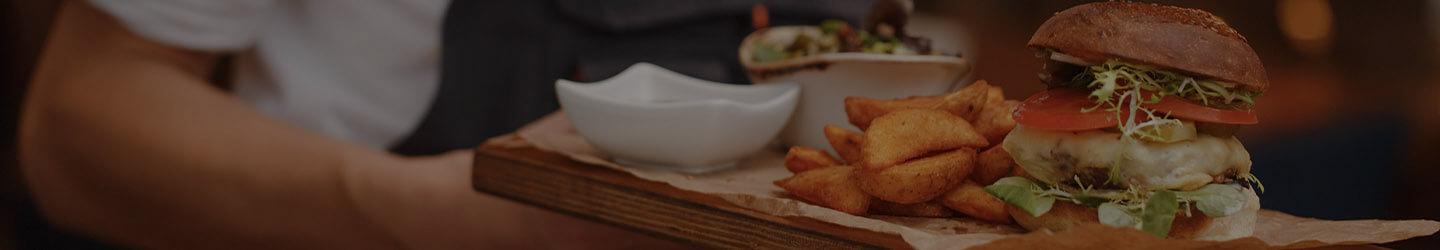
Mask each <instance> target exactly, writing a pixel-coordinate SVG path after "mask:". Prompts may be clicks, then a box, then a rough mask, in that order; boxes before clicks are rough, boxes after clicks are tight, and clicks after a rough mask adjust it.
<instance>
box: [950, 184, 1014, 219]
mask: <svg viewBox="0 0 1440 250" xmlns="http://www.w3.org/2000/svg"><path fill="white" fill-rule="evenodd" d="M940 202H941V203H942V204H945V207H949V208H950V209H954V210H955V211H960V213H962V214H965V215H969V216H970V217H974V218H976V219H980V220H984V221H989V222H995V223H1003V224H1010V223H1012V222H1011V221H1010V220H1011V218H1010V212H1008V211H1006V210H1005V202H1004V201H1001V200H1000V199H998V198H995V196H991V195H990V193H987V192H985V188H984V187H981V186H980V184H977V183H975V182H973V181H966V182H965V183H963V184H960V187H957V188H955V190H953V191H950V192H949V193H945V196H941V197H940Z"/></svg>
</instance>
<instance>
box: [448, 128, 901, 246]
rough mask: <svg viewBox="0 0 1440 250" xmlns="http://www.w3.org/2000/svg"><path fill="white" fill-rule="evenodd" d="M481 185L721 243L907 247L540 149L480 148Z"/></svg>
mask: <svg viewBox="0 0 1440 250" xmlns="http://www.w3.org/2000/svg"><path fill="white" fill-rule="evenodd" d="M473 175H474V186H475V190H477V191H480V192H485V193H489V194H492V195H496V196H500V197H504V198H507V199H511V200H515V201H519V202H522V203H526V204H530V205H534V206H538V207H542V208H546V209H550V210H554V211H558V212H561V213H565V214H569V215H572V216H575V217H579V218H585V219H589V220H594V221H598V222H602V223H607V224H611V225H615V226H619V227H624V228H628V229H631V230H634V231H638V232H642V233H646V234H651V235H655V236H657V237H665V238H670V239H675V240H679V241H683V242H688V243H692V244H696V245H699V246H705V247H714V248H748V249H755V248H824V249H874V248H890V249H897V248H898V249H907V248H910V246H909V244H906V243H905V242H904V240H902V239H901V238H900V236H898V235H893V234H883V233H877V232H872V231H868V230H858V229H853V228H848V227H843V226H839V225H835V224H830V223H826V222H821V221H817V220H814V219H810V218H802V217H780V216H773V215H768V214H763V213H759V212H755V211H751V210H748V209H745V208H742V207H739V206H735V205H733V204H731V203H729V202H727V201H725V200H723V199H721V198H719V197H715V196H710V195H706V194H701V193H696V192H691V191H685V190H680V189H678V188H675V187H672V186H670V185H667V184H664V183H659V182H653V181H648V180H643V179H640V178H637V177H634V176H632V175H630V174H628V173H624V172H620V171H616V170H613V169H608V168H605V167H601V166H594V165H589V164H585V163H580V162H576V161H572V160H570V159H569V158H566V157H564V156H562V155H559V154H555V153H550V152H544V151H540V150H537V149H534V148H519V149H512V148H501V147H481V148H480V149H478V150H476V153H475V168H474V172H473Z"/></svg>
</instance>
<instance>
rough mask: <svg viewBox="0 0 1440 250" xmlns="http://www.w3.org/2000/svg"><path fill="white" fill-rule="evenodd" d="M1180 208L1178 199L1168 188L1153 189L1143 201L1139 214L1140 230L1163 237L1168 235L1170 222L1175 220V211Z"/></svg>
mask: <svg viewBox="0 0 1440 250" xmlns="http://www.w3.org/2000/svg"><path fill="white" fill-rule="evenodd" d="M1179 210H1180V199H1179V198H1178V197H1176V195H1175V192H1171V191H1169V190H1160V191H1155V193H1154V194H1151V195H1150V200H1148V201H1146V202H1145V210H1143V211H1141V214H1140V230H1141V231H1145V232H1146V233H1150V234H1151V235H1155V237H1160V238H1165V236H1167V235H1170V223H1171V222H1174V221H1175V212H1178V211H1179Z"/></svg>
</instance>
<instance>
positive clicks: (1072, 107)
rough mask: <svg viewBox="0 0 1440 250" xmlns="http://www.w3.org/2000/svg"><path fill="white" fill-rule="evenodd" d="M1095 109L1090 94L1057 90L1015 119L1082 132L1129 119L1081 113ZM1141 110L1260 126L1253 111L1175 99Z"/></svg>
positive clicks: (1030, 102)
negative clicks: (1226, 108) (1208, 105)
mask: <svg viewBox="0 0 1440 250" xmlns="http://www.w3.org/2000/svg"><path fill="white" fill-rule="evenodd" d="M1148 94H1149V93H1144V94H1142V95H1141V96H1149V95H1148ZM1094 106H1095V101H1094V100H1093V99H1090V93H1089V92H1086V91H1082V90H1076V89H1068V88H1058V89H1051V90H1046V91H1044V92H1040V93H1038V94H1035V95H1033V96H1030V98H1027V99H1025V102H1024V103H1021V104H1020V106H1019V107H1017V108H1016V109H1015V113H1014V117H1015V122H1017V123H1020V124H1021V125H1025V126H1026V127H1031V128H1037V129H1044V130H1059V131H1081V130H1092V129H1100V128H1107V127H1114V126H1115V125H1116V124H1119V123H1120V118H1119V117H1123V116H1124V115H1128V114H1125V113H1122V115H1121V116H1116V115H1115V113H1114V112H1109V111H1104V110H1095V111H1091V112H1082V111H1081V110H1082V109H1085V108H1090V107H1094ZM1142 106H1144V107H1146V108H1150V109H1153V110H1155V111H1157V112H1161V113H1169V114H1170V116H1172V117H1176V118H1182V119H1186V120H1192V121H1197V122H1209V123H1222V124H1247V125H1248V124H1255V123H1258V122H1259V120H1258V119H1257V118H1256V116H1255V112H1254V111H1253V110H1224V109H1217V108H1211V107H1206V106H1204V105H1199V104H1194V103H1190V102H1188V101H1186V100H1184V99H1181V98H1179V97H1175V96H1166V97H1165V98H1161V99H1160V102H1157V103H1150V104H1142ZM1141 121H1143V119H1142V120H1141ZM1137 122H1140V121H1137Z"/></svg>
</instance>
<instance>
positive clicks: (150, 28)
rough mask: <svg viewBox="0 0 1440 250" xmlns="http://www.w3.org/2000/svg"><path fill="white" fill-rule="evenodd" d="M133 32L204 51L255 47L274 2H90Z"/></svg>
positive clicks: (170, 43) (174, 44) (208, 0)
mask: <svg viewBox="0 0 1440 250" xmlns="http://www.w3.org/2000/svg"><path fill="white" fill-rule="evenodd" d="M90 2H91V3H92V4H93V5H95V6H96V7H97V8H99V9H100V10H102V11H104V12H106V13H109V14H110V15H111V16H114V17H115V18H116V19H118V20H120V22H121V23H123V24H124V25H125V26H126V27H127V28H129V29H130V30H131V31H132V32H135V33H137V34H139V35H140V36H141V37H145V38H147V39H150V40H154V41H156V42H160V43H164V44H167V45H171V46H177V47H183V48H187V49H194V50H203V51H216V52H223V51H235V50H242V49H246V48H249V47H251V46H253V45H254V44H255V41H256V37H258V36H259V34H260V32H261V31H262V30H261V29H262V28H263V27H264V25H265V21H266V20H268V19H269V18H267V16H268V15H272V14H275V13H274V12H275V11H274V6H275V3H276V2H275V1H273V0H90Z"/></svg>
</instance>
